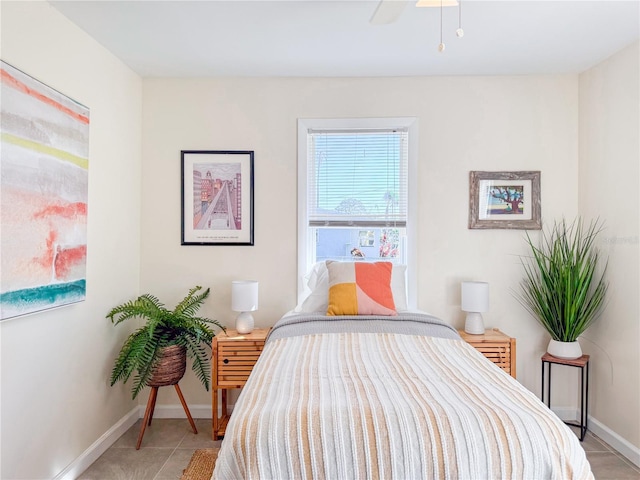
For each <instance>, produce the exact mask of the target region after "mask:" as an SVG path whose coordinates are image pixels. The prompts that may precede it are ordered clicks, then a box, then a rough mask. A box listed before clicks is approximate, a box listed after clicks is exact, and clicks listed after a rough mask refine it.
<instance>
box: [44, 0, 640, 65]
mask: <svg viewBox="0 0 640 480" xmlns="http://www.w3.org/2000/svg"><path fill="white" fill-rule="evenodd" d="M385 1H389V2H393V1H394V0H385ZM395 1H397V0H395ZM50 3H51V4H52V5H53V6H54V7H55V8H56V9H58V10H59V11H60V12H62V13H63V14H64V15H65V16H67V17H68V18H69V19H70V20H71V21H72V22H74V23H75V24H77V25H78V26H79V27H80V28H82V29H83V30H84V31H86V32H87V33H88V34H89V35H91V36H92V37H93V38H95V39H96V40H97V41H98V42H99V43H101V44H102V45H103V46H104V47H106V48H107V49H108V50H110V51H111V52H112V53H113V54H114V55H116V56H117V57H119V58H120V59H121V60H122V61H123V62H124V63H125V64H127V65H128V66H129V67H130V68H131V69H133V70H134V71H135V72H137V73H138V74H140V75H141V76H143V77H210V76H306V77H308V76H313V77H328V76H331V77H347V76H348V77H376V76H421V75H510V74H512V75H525V74H546V73H577V72H582V71H584V70H586V69H588V68H590V67H592V66H593V65H595V64H597V63H599V62H600V61H602V60H604V59H605V58H607V57H608V56H610V55H611V54H613V53H615V52H617V51H618V50H620V49H622V48H624V47H625V46H627V45H629V44H631V43H632V42H634V41H635V40H637V39H638V38H639V36H640V35H639V31H640V0H626V1H613V0H605V1H590V0H573V1H552V0H547V1H545V0H538V1H519V0H509V1H483V0H463V1H462V4H461V5H462V27H463V28H464V37H463V38H457V37H456V35H455V30H456V29H457V28H458V8H457V7H445V8H444V9H443V11H442V19H443V40H444V43H445V44H446V49H445V51H444V52H443V53H439V52H438V44H439V43H440V8H417V7H415V6H414V5H415V4H414V2H411V3H408V5H407V6H406V8H404V10H403V11H402V13H401V14H400V16H399V17H398V18H397V20H396V21H395V22H393V23H391V24H386V25H374V24H372V23H371V22H370V19H371V17H372V16H373V14H374V12H375V11H376V8H377V6H378V4H379V1H378V0H350V1H343V0H323V1H312V0H285V1H274V0H258V1H248V0H230V1H229V0H227V1H223V0H208V1H186V0H178V1H166V0H165V1H153V0H145V1H131V0H129V1H113V0H103V1H83V0H72V1H57V0H50Z"/></svg>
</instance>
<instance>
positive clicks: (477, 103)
mask: <svg viewBox="0 0 640 480" xmlns="http://www.w3.org/2000/svg"><path fill="white" fill-rule="evenodd" d="M0 12H1V15H2V16H1V22H2V23H1V26H2V45H1V46H2V58H3V60H5V61H7V62H9V63H12V64H13V65H15V66H16V67H18V68H21V69H23V70H24V71H26V72H27V73H30V74H31V75H33V76H35V77H36V78H38V79H40V80H42V81H44V82H45V83H47V84H48V85H50V86H52V87H54V88H57V89H59V90H61V91H62V92H64V93H67V94H68V95H70V96H72V97H73V98H75V99H77V100H78V101H81V102H82V103H84V104H85V105H87V106H89V107H90V108H91V151H90V168H89V182H90V186H89V188H90V192H89V209H90V213H89V263H88V272H87V279H88V295H87V301H86V302H84V303H82V304H78V305H74V306H70V307H65V308H62V309H58V310H55V311H50V312H46V313H40V314H36V315H31V316H29V317H24V318H19V319H15V320H11V321H6V322H3V323H1V324H0V336H1V337H0V342H1V348H2V352H1V354H0V360H1V375H2V377H1V385H2V387H1V388H2V391H1V392H0V406H1V410H0V414H1V417H0V421H1V424H0V425H1V429H2V434H1V439H2V443H1V445H0V448H1V454H0V455H1V456H0V462H1V463H2V467H1V470H0V477H2V478H15V479H19V478H24V479H26V478H50V477H53V476H55V475H56V474H58V473H60V472H61V471H63V470H64V468H65V467H66V466H67V465H68V464H69V463H70V462H73V461H74V460H76V459H77V458H78V457H79V456H80V455H82V453H83V452H84V451H85V449H87V448H88V447H90V445H91V444H92V443H93V442H94V441H96V440H98V439H99V437H100V436H101V435H103V434H104V433H105V432H106V431H107V430H109V429H110V428H112V427H113V426H114V424H116V423H117V422H118V421H119V420H120V419H122V418H123V416H125V415H126V414H127V413H128V412H129V411H130V409H131V407H132V406H133V403H132V402H131V400H130V398H129V386H121V385H118V386H116V387H114V388H110V387H109V386H108V383H107V382H108V380H107V379H108V375H109V372H110V368H111V365H112V361H113V358H114V356H115V354H116V353H117V350H118V349H119V347H120V345H121V343H122V340H123V338H124V336H125V334H126V333H127V332H125V331H124V330H121V329H115V328H113V327H112V326H111V325H110V324H109V322H108V321H107V320H106V319H105V318H104V315H105V313H106V312H107V311H108V309H109V308H110V307H112V306H113V305H115V304H116V303H120V302H121V301H123V300H125V299H129V298H132V297H133V296H135V295H136V294H138V293H139V292H142V291H148V292H152V293H154V294H156V295H158V296H159V297H160V298H161V299H162V300H163V301H165V302H166V303H167V304H169V305H172V304H174V303H175V302H176V301H178V300H179V299H180V298H181V297H182V296H183V295H184V294H185V293H186V291H187V290H188V288H189V287H191V286H193V285H196V284H201V285H204V286H210V287H212V296H211V298H210V300H209V301H208V302H207V304H206V305H205V307H204V308H203V310H202V312H201V313H203V314H204V315H208V316H211V317H214V318H217V319H219V320H220V321H222V322H223V323H225V324H227V325H232V324H233V318H234V316H235V314H234V313H233V312H231V310H230V282H231V280H233V279H240V278H255V279H257V280H259V281H260V282H261V286H260V310H259V311H257V312H255V315H254V316H255V317H256V322H257V324H258V326H267V325H271V324H273V323H274V322H275V321H276V320H277V319H278V318H279V317H280V315H282V313H284V312H285V311H287V310H290V309H291V308H293V307H294V306H295V300H296V265H295V262H296V257H297V255H296V231H297V226H296V208H297V206H296V148H297V145H296V120H297V119H298V118H321V117H358V116H360V117H367V116H375V117H378V116H416V117H418V118H419V122H420V155H419V156H420V164H419V167H418V176H419V186H420V187H419V188H420V191H419V194H418V197H419V202H418V205H417V206H416V207H417V209H418V219H419V225H418V242H419V247H418V248H419V256H418V259H417V263H416V267H417V269H418V299H417V300H418V306H419V307H420V308H422V309H424V310H428V311H430V312H432V313H433V314H435V315H438V316H440V317H442V318H444V319H446V320H448V321H450V322H452V323H453V324H454V325H456V326H458V327H461V326H462V324H463V314H462V312H461V311H460V306H459V304H460V298H459V283H460V281H461V280H464V279H476V280H486V281H488V282H490V283H491V311H490V312H488V313H487V314H486V315H485V321H486V324H487V326H496V327H499V328H501V329H503V330H504V331H505V332H507V333H509V334H510V335H512V336H515V337H516V338H517V341H518V348H517V350H518V366H517V368H518V379H519V380H520V381H521V382H522V383H523V384H524V385H525V386H527V387H528V388H529V389H531V390H532V391H534V392H536V393H538V392H539V383H540V382H539V376H540V355H541V354H542V353H543V352H544V350H545V348H546V343H547V341H548V338H549V337H548V336H547V335H546V334H545V333H544V331H543V330H542V328H541V327H539V326H538V324H537V323H536V322H535V321H534V320H533V319H532V318H530V317H528V316H527V314H526V313H525V312H524V311H523V309H522V308H521V307H520V306H519V304H518V303H517V302H516V301H515V300H514V298H513V296H512V295H511V293H510V289H511V288H513V287H515V286H516V284H517V282H518V281H519V279H520V277H521V271H520V266H519V263H518V259H517V255H518V254H520V253H524V252H525V251H526V249H525V245H524V234H523V232H521V231H507V230H489V231H479V230H468V229H467V227H466V225H467V212H468V172H469V170H521V169H534V170H541V171H542V209H543V217H544V220H545V221H546V222H550V221H552V220H553V219H555V218H559V217H561V216H562V215H565V216H568V217H571V216H573V215H575V214H576V213H577V212H578V207H579V206H580V210H581V211H582V212H583V213H585V214H588V213H590V212H591V211H592V210H593V209H594V208H596V207H594V206H593V205H607V210H606V214H607V215H611V218H612V222H614V223H615V229H612V231H610V232H608V233H607V235H608V238H616V239H617V238H629V237H630V238H633V236H634V235H636V238H637V231H638V226H637V222H636V224H635V226H632V225H630V224H627V222H626V221H625V219H626V218H627V217H626V216H622V215H621V214H620V215H619V214H618V213H617V212H613V209H614V206H616V205H617V204H616V205H614V202H613V200H612V199H611V198H609V197H607V198H604V196H603V197H602V198H600V197H598V198H599V200H598V203H597V204H596V203H594V204H593V205H591V204H590V203H589V202H590V201H591V200H590V199H591V198H592V197H590V196H588V195H587V193H586V192H588V190H589V189H591V188H593V185H594V184H595V183H598V184H600V183H601V182H596V180H601V179H602V178H606V177H600V176H598V175H599V174H594V175H593V176H591V175H588V176H587V178H585V168H587V166H586V165H589V166H588V168H591V166H590V165H591V163H593V165H594V168H597V169H598V170H597V171H598V172H600V171H604V172H606V175H609V176H613V174H614V173H615V167H613V166H607V162H611V161H614V160H612V157H615V158H616V160H615V161H618V159H617V157H618V155H617V153H618V152H619V150H615V148H623V149H624V150H623V151H624V152H626V153H629V152H631V153H633V151H634V150H633V148H635V149H636V150H635V151H636V152H637V136H636V137H635V141H636V143H635V147H634V145H633V144H632V145H628V144H625V143H624V141H623V142H622V143H623V144H625V145H627V146H626V147H617V145H618V144H619V143H620V138H617V137H612V139H610V140H607V141H606V142H604V145H605V146H603V145H601V144H600V143H598V142H597V140H596V139H598V138H601V132H602V131H603V129H605V128H606V125H612V126H613V128H612V132H610V133H609V134H608V135H610V136H613V135H616V132H617V131H618V130H617V129H616V127H619V128H621V129H622V130H624V129H623V126H624V127H625V128H626V125H627V123H630V126H631V127H632V126H633V123H632V122H633V118H630V119H628V120H625V121H624V122H622V121H618V118H626V116H628V117H632V116H633V112H627V111H626V110H625V109H624V107H622V106H616V105H617V104H618V102H619V100H618V97H617V94H615V91H614V90H613V89H614V88H616V87H611V90H610V93H606V98H607V99H608V100H607V101H606V104H607V105H610V106H611V107H612V108H615V109H614V115H610V116H609V117H607V122H606V123H603V125H597V124H594V125H593V132H592V133H590V134H589V135H587V136H582V137H581V141H580V146H581V149H582V150H581V152H582V154H583V156H584V155H586V153H588V152H591V153H593V155H594V157H593V158H589V159H588V160H585V162H588V163H583V164H582V167H581V168H580V176H579V168H578V167H579V165H578V145H579V142H578V127H579V126H581V127H582V126H584V128H590V127H589V125H590V123H591V122H592V121H596V120H597V119H594V118H592V116H591V115H590V114H588V113H587V108H592V109H594V111H595V112H596V113H595V115H596V116H600V112H599V111H598V110H597V109H599V108H604V107H603V106H602V105H600V104H599V102H596V101H595V100H594V99H598V98H599V96H600V95H601V93H600V86H599V85H601V84H607V85H608V84H609V83H608V82H611V80H610V76H611V75H612V74H614V79H616V80H615V82H618V81H620V82H622V83H625V82H627V83H628V85H627V86H625V87H624V88H625V90H624V91H629V94H628V95H629V96H632V95H633V92H631V90H632V85H631V83H629V82H633V81H634V80H633V77H632V78H631V80H629V79H628V75H629V72H628V71H626V70H625V69H629V68H631V69H632V70H633V68H634V67H633V61H632V59H631V57H632V56H633V55H635V56H636V57H635V58H636V59H635V62H636V63H635V72H636V73H635V75H636V76H635V85H637V83H638V80H637V46H636V51H635V53H634V52H633V51H631V53H628V52H627V53H624V52H623V57H622V59H617V57H616V58H614V59H613V60H612V61H611V62H612V63H611V64H609V63H608V62H606V63H605V64H603V65H602V66H599V67H597V68H596V69H594V70H592V71H591V72H589V73H587V74H585V75H583V76H582V77H581V78H580V82H581V84H580V86H581V87H582V88H583V90H585V92H586V91H588V92H589V93H588V94H587V93H585V94H584V95H582V96H581V97H580V99H579V97H578V92H579V88H578V82H579V80H578V76H575V75H567V76H520V77H455V78H448V77H432V78H397V79H390V78H386V79H385V78H383V79H278V78H270V79H264V78H262V79H246V78H245V79H218V80H211V79H182V80H178V79H157V80H145V81H144V82H142V81H141V80H140V79H139V78H138V77H137V76H136V75H134V74H133V73H132V72H131V71H130V70H129V69H128V68H126V67H125V66H124V65H123V64H122V63H121V62H120V61H118V60H117V59H115V58H114V57H113V56H111V55H110V54H109V53H108V52H106V51H105V50H104V49H103V48H102V47H101V46H99V45H98V44H97V43H96V42H95V41H93V40H92V39H90V38H89V37H87V36H86V34H84V33H83V32H82V31H80V30H79V29H77V27H75V26H74V25H73V24H71V23H69V22H68V21H67V20H66V19H65V18H64V17H62V16H61V15H59V14H58V13H57V11H56V10H54V9H53V8H51V7H50V6H49V5H48V4H46V3H44V2H16V3H13V2H6V1H3V2H2V3H0ZM629 62H631V65H632V66H631V67H628V66H627V64H629ZM625 72H626V73H625ZM631 73H633V72H631ZM625 79H626V80H625ZM605 80H606V81H605ZM590 82H594V85H591V84H590ZM616 85H617V83H616ZM635 95H636V97H635V103H634V104H635V105H636V106H637V104H638V101H637V91H636V93H635ZM141 110H142V111H141ZM625 112H626V113H625ZM625 115H626V116H625ZM579 120H580V123H579ZM635 121H636V124H635V129H636V130H635V131H636V133H637V114H636V117H635ZM622 130H621V131H622ZM607 138H610V137H609V136H608V137H607ZM625 138H629V137H625ZM631 138H632V137H631ZM182 149H231V150H236V149H237V150H240V149H252V150H255V152H256V161H255V168H256V187H255V194H256V207H255V216H256V225H255V230H256V245H255V246H254V247H226V246H225V247H222V246H221V247H194V246H184V247H183V246H180V150H182ZM141 151H142V159H141V158H140V157H141ZM595 152H597V153H595ZM625 158H626V157H625ZM620 161H622V160H620ZM625 162H627V161H626V160H625ZM623 165H624V166H625V167H628V166H629V165H631V166H633V162H632V160H629V161H628V163H624V164H623ZM635 167H636V171H635V177H633V178H635V179H636V183H633V184H632V187H633V188H634V189H635V192H636V198H635V203H634V205H638V200H637V188H638V185H637V178H638V172H637V153H636V163H635ZM616 179H617V180H616V181H620V180H619V178H618V177H616ZM612 181H613V180H612ZM625 181H626V180H625ZM579 187H580V189H579ZM610 190H615V189H613V188H610ZM579 193H580V195H579ZM578 199H580V204H579V202H578ZM589 205H591V206H589ZM632 214H633V212H632V213H631V214H630V215H632ZM614 218H615V220H613V219H614ZM636 220H637V219H636ZM634 229H635V230H634ZM634 232H635V233H634ZM534 236H535V234H534ZM608 245H609V246H610V248H611V250H612V252H613V253H614V256H615V257H616V258H615V262H617V263H616V265H613V262H612V277H614V279H615V281H616V282H617V285H619V286H620V288H622V289H623V290H622V292H626V290H624V288H629V289H630V291H632V292H633V293H632V294H631V295H627V296H630V298H633V296H634V295H635V296H636V303H635V304H634V303H633V301H632V300H630V299H627V300H626V301H625V300H624V299H622V301H620V300H619V299H618V300H615V306H613V305H612V306H611V309H614V308H615V310H611V314H610V316H611V317H613V321H614V322H615V321H622V320H621V319H622V318H623V317H624V318H628V323H627V324H623V325H621V326H620V325H619V324H615V325H616V327H612V325H614V324H613V323H612V322H611V321H609V320H607V321H606V322H600V324H599V325H598V326H597V327H594V328H593V332H590V335H591V336H592V337H593V339H594V340H595V341H596V342H597V343H598V344H599V345H600V346H603V347H604V350H605V351H606V352H607V354H608V355H609V357H611V358H612V364H613V366H614V368H613V369H612V370H611V369H610V370H609V371H607V370H606V368H607V363H606V360H604V359H606V358H608V357H606V356H604V357H602V356H600V357H598V356H597V355H601V354H599V353H597V352H598V350H597V348H596V347H591V346H590V344H589V343H588V342H583V348H584V349H585V350H586V351H588V353H591V354H592V355H594V367H595V369H596V372H595V373H594V377H593V379H592V394H593V397H592V399H594V402H593V403H594V404H595V405H594V406H593V411H592V413H593V415H594V416H595V417H596V418H598V419H601V420H602V422H603V423H604V424H606V425H608V427H609V428H611V429H612V430H614V431H616V432H617V433H618V434H620V435H622V436H623V437H624V438H626V439H627V440H628V441H629V442H633V444H635V445H638V440H637V439H638V436H637V434H636V433H634V432H637V428H636V430H635V431H634V430H633V428H634V425H633V423H632V422H629V419H630V416H629V414H628V409H632V408H633V404H632V403H631V402H633V401H634V399H635V402H636V405H637V403H638V401H637V400H638V383H639V382H638V371H637V370H638V369H637V368H636V370H635V372H634V371H633V370H629V371H626V370H624V368H625V365H634V362H635V365H637V364H638V357H637V353H636V352H637V341H636V342H635V343H634V342H633V341H632V340H630V339H633V337H632V336H630V335H629V332H631V331H632V330H633V327H634V324H633V321H634V320H633V319H634V318H635V321H636V323H635V328H636V330H635V338H636V339H637V337H638V335H637V333H638V331H637V318H638V315H637V313H638V311H637V310H638V308H637V291H638V288H637V272H638V270H637V268H635V269H634V268H633V267H625V265H624V264H621V263H623V262H621V261H620V259H622V258H627V255H628V254H629V252H632V251H635V255H636V257H635V265H636V266H637V264H638V261H637V244H636V245H635V246H634V245H628V244H627V243H626V242H623V241H622V240H620V241H618V240H615V241H610V242H609V243H608ZM634 249H635V250H634ZM614 267H615V268H614ZM634 274H635V279H636V280H635V282H636V283H635V290H633V285H632V284H631V285H629V286H628V287H625V285H626V283H625V282H624V281H623V280H625V279H626V278H627V277H629V278H633V275H634ZM621 295H622V297H624V296H625V295H623V294H622V293H621ZM625 302H626V303H625ZM612 303H614V301H613V300H612ZM608 315H609V312H608ZM605 326H606V329H605V331H604V332H601V331H600V329H601V328H604V327H605ZM612 333H613V334H614V335H612ZM590 338H591V337H590ZM620 342H622V345H624V347H626V348H624V347H623V348H620V347H619V344H620ZM633 355H636V356H635V357H634V356H633ZM596 360H597V361H596ZM625 362H627V363H626V364H625ZM611 372H613V374H611ZM634 374H635V377H634ZM602 378H604V380H601V379H602ZM629 378H631V381H627V382H625V380H627V379H629ZM603 382H604V383H603ZM559 383H560V384H562V383H564V384H566V385H565V386H564V388H562V385H557V386H555V387H554V389H557V390H560V392H558V394H559V398H561V399H566V402H565V403H564V405H567V406H568V407H572V408H575V406H576V404H577V399H575V398H574V397H573V396H572V395H571V393H572V392H574V391H575V388H574V387H575V385H572V382H571V381H567V382H559ZM181 385H182V389H183V392H184V394H185V397H186V399H187V402H188V403H189V404H190V406H198V405H200V406H202V407H203V408H204V410H205V411H206V408H207V405H208V404H209V398H210V397H209V393H207V392H205V390H204V388H203V387H202V386H201V385H200V384H199V383H198V381H197V380H196V379H195V378H194V376H193V375H192V374H190V373H189V374H188V375H187V377H186V378H185V380H184V381H183V382H182V383H181ZM563 390H564V391H563ZM554 392H556V390H554ZM634 395H635V397H634ZM625 397H626V398H628V399H629V400H628V402H627V403H623V402H624V401H625ZM144 401H145V398H141V400H140V403H144ZM562 401H563V402H564V400H562ZM176 404H177V400H176V398H175V397H174V395H173V392H171V391H169V389H168V391H167V392H162V391H161V395H160V400H159V407H162V406H163V405H165V406H166V405H176ZM561 404H563V403H561ZM611 405H614V406H615V408H611ZM607 407H608V408H607ZM636 415H637V410H636ZM632 420H635V424H636V425H637V423H638V421H637V416H636V418H635V419H633V418H632Z"/></svg>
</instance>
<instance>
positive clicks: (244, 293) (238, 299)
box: [231, 280, 258, 312]
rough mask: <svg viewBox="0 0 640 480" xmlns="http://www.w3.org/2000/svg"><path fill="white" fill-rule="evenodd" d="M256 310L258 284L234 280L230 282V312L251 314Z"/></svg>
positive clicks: (251, 281) (252, 281) (253, 281)
mask: <svg viewBox="0 0 640 480" xmlns="http://www.w3.org/2000/svg"><path fill="white" fill-rule="evenodd" d="M257 309H258V282H257V281H255V280H234V281H232V282H231V310H233V311H234V312H253V311H255V310H257Z"/></svg>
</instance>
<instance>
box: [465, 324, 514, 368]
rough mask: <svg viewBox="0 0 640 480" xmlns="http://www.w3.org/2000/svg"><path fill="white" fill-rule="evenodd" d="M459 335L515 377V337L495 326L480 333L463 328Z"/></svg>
mask: <svg viewBox="0 0 640 480" xmlns="http://www.w3.org/2000/svg"><path fill="white" fill-rule="evenodd" d="M458 333H459V334H460V336H461V337H462V338H463V339H464V340H465V341H466V342H467V343H468V344H470V345H471V346H472V347H473V348H475V349H476V350H478V351H479V352H480V353H482V355H484V356H485V357H486V358H488V359H489V360H491V361H492V362H493V363H495V364H496V365H497V366H498V367H500V368H501V369H503V370H504V371H505V372H507V373H508V374H509V375H511V376H512V377H513V378H515V377H516V339H515V338H511V337H509V336H508V335H505V334H504V333H502V332H501V331H500V330H498V329H497V328H494V329H491V330H487V331H485V333H484V334H481V335H472V334H469V333H466V332H465V331H464V330H460V331H459V332H458Z"/></svg>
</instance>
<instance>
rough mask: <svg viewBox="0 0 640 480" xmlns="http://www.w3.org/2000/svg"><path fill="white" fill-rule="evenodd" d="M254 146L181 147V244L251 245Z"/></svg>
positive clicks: (252, 237) (252, 235)
mask: <svg viewBox="0 0 640 480" xmlns="http://www.w3.org/2000/svg"><path fill="white" fill-rule="evenodd" d="M253 162H254V152H253V150H182V151H181V152H180V168H181V180H182V186H181V219H182V225H181V232H182V236H181V244H182V245H249V246H251V245H253V244H254V233H253V208H254V199H253V177H254V166H253Z"/></svg>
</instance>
